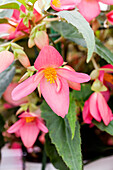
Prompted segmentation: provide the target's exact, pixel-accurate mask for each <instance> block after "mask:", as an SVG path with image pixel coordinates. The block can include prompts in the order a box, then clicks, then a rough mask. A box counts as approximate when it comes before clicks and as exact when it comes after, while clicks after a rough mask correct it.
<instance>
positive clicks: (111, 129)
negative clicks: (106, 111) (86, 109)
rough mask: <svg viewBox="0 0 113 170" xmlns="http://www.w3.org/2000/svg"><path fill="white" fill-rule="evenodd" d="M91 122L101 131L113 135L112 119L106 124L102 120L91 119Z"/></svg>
mask: <svg viewBox="0 0 113 170" xmlns="http://www.w3.org/2000/svg"><path fill="white" fill-rule="evenodd" d="M93 124H94V125H96V126H97V128H99V129H100V130H101V131H105V132H107V133H109V134H110V135H112V136H113V120H112V121H111V122H110V123H109V125H108V126H106V125H105V124H104V123H103V122H97V121H96V120H93Z"/></svg>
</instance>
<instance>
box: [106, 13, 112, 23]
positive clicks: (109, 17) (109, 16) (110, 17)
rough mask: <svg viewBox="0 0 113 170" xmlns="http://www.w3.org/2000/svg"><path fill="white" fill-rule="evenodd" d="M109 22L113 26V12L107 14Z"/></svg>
mask: <svg viewBox="0 0 113 170" xmlns="http://www.w3.org/2000/svg"><path fill="white" fill-rule="evenodd" d="M106 17H107V20H108V21H109V22H110V23H111V24H112V25H113V10H112V11H110V12H108V13H107V14H106Z"/></svg>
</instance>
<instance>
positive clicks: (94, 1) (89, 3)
mask: <svg viewBox="0 0 113 170" xmlns="http://www.w3.org/2000/svg"><path fill="white" fill-rule="evenodd" d="M99 2H102V3H104V4H108V5H113V0H108V1H107V0H81V1H80V3H79V4H78V5H77V7H78V9H79V11H80V13H81V14H82V15H83V16H84V18H85V19H86V20H87V21H91V20H92V19H93V18H95V17H97V16H98V15H99V14H100V6H99Z"/></svg>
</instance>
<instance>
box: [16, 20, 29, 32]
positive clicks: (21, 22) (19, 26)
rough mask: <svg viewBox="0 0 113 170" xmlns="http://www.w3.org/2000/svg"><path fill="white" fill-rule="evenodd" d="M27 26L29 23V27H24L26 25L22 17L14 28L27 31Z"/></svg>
mask: <svg viewBox="0 0 113 170" xmlns="http://www.w3.org/2000/svg"><path fill="white" fill-rule="evenodd" d="M28 28H30V23H29V27H26V26H25V25H24V23H23V19H21V20H20V21H19V24H18V26H17V28H16V30H17V31H22V30H23V31H25V30H26V32H28Z"/></svg>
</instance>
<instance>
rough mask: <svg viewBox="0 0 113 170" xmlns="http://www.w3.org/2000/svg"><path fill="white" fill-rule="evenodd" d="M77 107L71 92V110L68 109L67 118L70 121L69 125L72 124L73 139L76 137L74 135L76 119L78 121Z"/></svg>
mask: <svg viewBox="0 0 113 170" xmlns="http://www.w3.org/2000/svg"><path fill="white" fill-rule="evenodd" d="M76 107H77V106H76V103H75V100H74V98H73V94H72V93H70V104H69V111H68V114H67V119H68V121H69V125H70V128H71V133H72V139H73V138H74V135H75V126H76V121H77V118H76V114H77V112H76Z"/></svg>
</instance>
